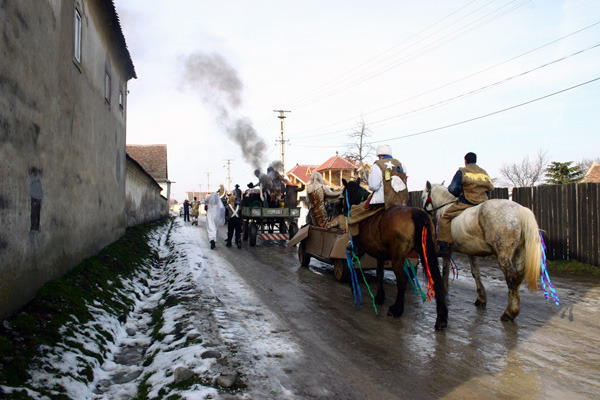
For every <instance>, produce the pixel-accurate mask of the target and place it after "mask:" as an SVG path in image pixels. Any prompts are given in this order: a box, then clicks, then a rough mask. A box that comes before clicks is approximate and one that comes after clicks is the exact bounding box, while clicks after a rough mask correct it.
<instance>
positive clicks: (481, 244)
mask: <svg viewBox="0 0 600 400" xmlns="http://www.w3.org/2000/svg"><path fill="white" fill-rule="evenodd" d="M455 201H456V197H454V196H453V195H452V194H451V193H450V192H448V189H447V188H446V187H444V186H443V185H438V184H431V183H429V182H427V185H426V187H425V190H424V191H423V207H424V208H425V209H426V210H427V211H428V212H430V213H431V214H433V216H434V219H436V220H439V217H440V216H441V215H442V214H443V212H444V210H446V208H448V207H449V206H450V205H451V204H452V203H454V202H455ZM451 231H452V239H453V240H454V244H453V246H454V248H455V249H457V250H458V251H460V252H461V253H464V254H466V255H468V256H469V262H470V264H471V274H472V275H473V278H474V279H475V283H476V284H477V301H476V302H475V305H476V306H478V307H485V305H486V303H487V295H486V292H485V288H484V287H483V284H482V283H481V277H480V272H479V268H478V266H477V264H476V262H475V256H488V255H496V257H497V259H498V265H499V266H500V269H501V270H502V272H503V273H504V278H505V280H506V284H507V285H508V307H506V310H505V311H504V314H502V317H501V319H502V320H503V321H512V320H514V319H515V317H516V316H517V315H518V314H519V310H520V306H519V302H520V297H519V287H520V286H521V283H522V282H523V280H525V281H526V284H527V287H528V288H529V290H531V291H536V290H537V289H538V279H539V278H540V273H541V259H542V251H543V250H542V245H541V239H540V235H539V229H538V224H537V221H536V220H535V216H534V215H533V212H532V211H531V210H530V209H528V208H527V207H523V206H521V205H520V204H518V203H515V202H514V201H511V200H500V199H492V200H488V201H485V202H483V203H482V204H480V205H478V206H474V207H471V208H468V209H466V210H465V211H463V212H462V213H461V214H460V215H459V216H458V217H456V218H453V219H452V223H451ZM442 268H443V270H442V272H443V273H442V275H443V278H444V285H445V288H446V291H447V290H448V275H449V269H450V260H449V259H448V258H447V257H445V258H444V262H443V267H442Z"/></svg>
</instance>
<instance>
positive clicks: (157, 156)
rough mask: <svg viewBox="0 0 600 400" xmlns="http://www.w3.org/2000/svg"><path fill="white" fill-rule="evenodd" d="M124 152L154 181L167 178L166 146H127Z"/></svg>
mask: <svg viewBox="0 0 600 400" xmlns="http://www.w3.org/2000/svg"><path fill="white" fill-rule="evenodd" d="M126 151H127V154H128V155H129V157H131V158H133V159H134V160H135V161H137V162H138V164H140V165H141V166H142V168H144V169H145V170H146V172H148V173H149V174H150V175H151V176H152V177H153V178H154V179H155V180H157V181H161V180H162V181H164V180H165V179H168V178H169V175H168V173H167V145H166V144H150V145H141V144H128V145H127V148H126Z"/></svg>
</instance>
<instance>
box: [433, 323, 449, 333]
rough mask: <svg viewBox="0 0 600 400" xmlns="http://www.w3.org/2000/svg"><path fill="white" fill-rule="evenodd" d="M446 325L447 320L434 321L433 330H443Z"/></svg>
mask: <svg viewBox="0 0 600 400" xmlns="http://www.w3.org/2000/svg"><path fill="white" fill-rule="evenodd" d="M447 326H448V322H447V321H442V322H436V323H435V330H436V331H443V330H444V328H446V327H447Z"/></svg>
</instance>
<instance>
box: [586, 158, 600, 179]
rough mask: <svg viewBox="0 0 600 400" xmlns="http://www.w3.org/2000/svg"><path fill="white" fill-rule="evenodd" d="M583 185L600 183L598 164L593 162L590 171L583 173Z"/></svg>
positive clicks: (599, 165) (599, 167)
mask: <svg viewBox="0 0 600 400" xmlns="http://www.w3.org/2000/svg"><path fill="white" fill-rule="evenodd" d="M583 182H584V183H592V182H600V164H598V163H597V162H595V161H594V162H593V163H592V165H590V169H588V170H587V172H586V173H585V177H584V178H583Z"/></svg>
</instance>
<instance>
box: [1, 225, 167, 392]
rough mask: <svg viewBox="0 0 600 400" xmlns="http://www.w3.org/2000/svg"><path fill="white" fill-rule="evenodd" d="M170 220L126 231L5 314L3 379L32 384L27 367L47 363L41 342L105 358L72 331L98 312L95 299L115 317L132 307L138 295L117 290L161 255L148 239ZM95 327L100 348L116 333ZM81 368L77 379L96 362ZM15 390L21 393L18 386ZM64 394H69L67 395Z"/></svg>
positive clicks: (10, 383) (87, 373) (12, 383)
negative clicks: (90, 306) (94, 309)
mask: <svg viewBox="0 0 600 400" xmlns="http://www.w3.org/2000/svg"><path fill="white" fill-rule="evenodd" d="M165 223H169V219H167V218H165V219H163V220H161V221H158V222H154V223H151V224H147V225H138V226H135V227H132V228H128V229H127V230H126V233H125V235H124V236H123V237H121V238H120V239H119V240H117V241H116V242H114V243H112V244H110V245H109V246H107V247H105V248H104V249H103V250H101V251H100V252H99V253H98V254H97V255H96V256H94V257H91V258H88V259H86V260H84V261H83V262H82V263H81V264H80V265H78V266H77V267H75V268H73V269H72V270H71V271H69V272H67V273H66V274H65V275H63V276H62V277H60V278H58V279H54V280H52V281H49V282H47V283H46V284H45V285H44V286H43V287H42V288H40V290H39V291H38V293H37V294H36V297H35V298H34V299H33V300H32V301H31V302H29V303H28V304H27V305H26V306H25V307H23V308H22V309H21V310H20V311H19V312H18V313H16V314H14V315H13V316H11V317H9V318H6V321H7V322H8V325H7V326H8V328H7V327H6V326H4V325H0V384H3V385H6V386H12V387H27V385H28V384H27V382H28V380H29V378H30V375H29V372H28V371H29V370H32V369H34V368H43V367H44V364H43V360H40V358H39V355H40V351H39V349H40V347H41V346H48V347H50V348H54V347H56V345H57V344H58V343H62V344H65V345H66V346H67V348H73V349H77V350H78V352H79V353H81V354H83V355H85V356H87V357H92V358H94V359H96V360H98V361H99V362H100V363H102V362H103V361H104V354H99V353H98V354H97V353H94V352H91V351H89V350H86V349H85V348H84V347H83V346H82V345H81V344H80V343H78V342H77V341H76V340H74V338H73V337H72V335H74V334H75V332H74V330H75V329H77V327H80V326H83V325H84V324H88V325H90V324H89V323H90V322H91V319H92V317H93V315H92V314H91V313H90V312H89V310H88V308H87V305H88V304H93V303H94V302H96V304H95V307H99V308H101V309H103V310H104V311H105V312H106V313H107V314H108V315H113V316H114V317H115V318H119V317H121V316H126V315H127V314H128V313H129V312H130V309H131V307H132V305H133V304H134V299H133V298H125V297H124V296H121V295H119V292H118V291H119V290H122V289H123V285H122V283H121V282H122V281H123V280H124V279H128V278H133V277H134V276H136V275H137V274H139V273H140V272H142V273H143V272H144V271H142V268H141V267H142V266H147V265H148V264H149V263H151V264H153V263H155V262H156V261H157V260H158V254H157V253H156V252H155V251H154V250H153V248H151V247H150V246H149V244H148V239H149V234H150V233H151V232H152V231H153V230H155V229H156V228H158V227H159V226H162V225H164V224H165ZM145 272H146V273H147V272H148V271H145ZM65 328H66V329H65ZM91 329H94V330H96V332H97V334H95V335H92V336H91V337H97V339H96V340H97V341H98V343H99V347H100V348H101V349H103V348H105V344H106V341H112V340H113V338H112V335H111V334H110V333H109V332H106V331H105V330H103V329H102V327H101V326H100V325H99V324H94V325H93V326H92V327H91ZM87 336H90V335H87ZM102 353H104V351H102ZM45 367H49V366H48V365H46V366H45ZM76 374H77V376H76V377H74V378H76V379H78V380H82V381H87V382H89V381H91V380H92V379H93V372H92V367H91V366H90V365H86V364H85V363H82V365H79V367H78V373H76ZM32 389H33V388H32ZM57 389H58V388H54V390H57ZM35 390H37V391H38V392H39V393H41V394H45V395H46V396H49V397H50V398H56V396H57V393H52V392H50V390H52V389H49V388H35ZM10 396H11V397H9V398H15V399H16V398H19V397H17V396H18V395H17V393H16V392H15V393H13V395H10ZM13 396H14V397H13ZM60 396H61V397H62V396H63V395H62V394H61V395H60ZM0 397H1V396H0ZM64 398H65V399H66V398H67V397H66V395H64Z"/></svg>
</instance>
